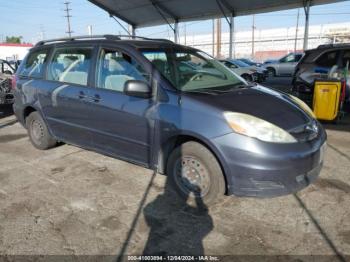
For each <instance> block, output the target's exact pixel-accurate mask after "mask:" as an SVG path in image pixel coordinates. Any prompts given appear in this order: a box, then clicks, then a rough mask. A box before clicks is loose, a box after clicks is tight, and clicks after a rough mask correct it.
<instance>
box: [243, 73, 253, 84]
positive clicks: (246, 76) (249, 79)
mask: <svg viewBox="0 0 350 262" xmlns="http://www.w3.org/2000/svg"><path fill="white" fill-rule="evenodd" d="M242 77H243V78H244V80H245V81H247V82H253V77H252V76H251V75H248V74H243V75H242Z"/></svg>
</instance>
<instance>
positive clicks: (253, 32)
mask: <svg viewBox="0 0 350 262" xmlns="http://www.w3.org/2000/svg"><path fill="white" fill-rule="evenodd" d="M254 45H255V15H253V25H252V59H254V56H255V50H254V48H255V46H254Z"/></svg>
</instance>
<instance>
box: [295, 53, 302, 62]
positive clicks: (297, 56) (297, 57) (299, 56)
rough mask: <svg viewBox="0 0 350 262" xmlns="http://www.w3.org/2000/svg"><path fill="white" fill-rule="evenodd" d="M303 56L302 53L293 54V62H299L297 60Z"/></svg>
mask: <svg viewBox="0 0 350 262" xmlns="http://www.w3.org/2000/svg"><path fill="white" fill-rule="evenodd" d="M302 57H303V55H302V54H298V55H295V59H294V62H299V60H300V59H301V58H302Z"/></svg>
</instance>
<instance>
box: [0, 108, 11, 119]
mask: <svg viewBox="0 0 350 262" xmlns="http://www.w3.org/2000/svg"><path fill="white" fill-rule="evenodd" d="M12 115H13V109H12V105H0V119H2V118H5V117H9V116H12Z"/></svg>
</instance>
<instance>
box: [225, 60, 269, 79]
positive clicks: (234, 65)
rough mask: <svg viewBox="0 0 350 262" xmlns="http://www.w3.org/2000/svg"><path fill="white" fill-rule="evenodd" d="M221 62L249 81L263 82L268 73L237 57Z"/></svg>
mask: <svg viewBox="0 0 350 262" xmlns="http://www.w3.org/2000/svg"><path fill="white" fill-rule="evenodd" d="M220 62H222V63H223V64H224V65H225V66H227V67H228V68H230V69H231V70H232V71H234V72H235V73H236V74H238V75H240V76H241V77H243V78H244V79H245V80H247V81H250V82H258V83H261V82H263V81H265V80H266V74H265V72H264V70H263V69H262V68H259V67H256V66H250V65H247V64H246V63H244V62H242V61H240V60H237V59H225V60H220Z"/></svg>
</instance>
